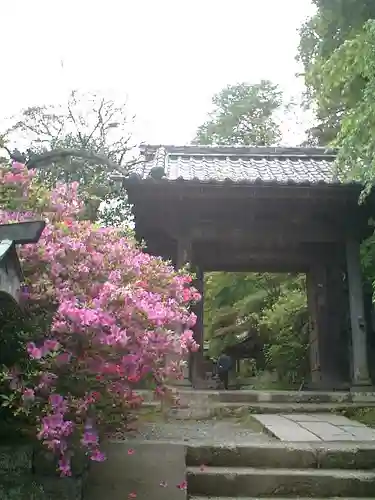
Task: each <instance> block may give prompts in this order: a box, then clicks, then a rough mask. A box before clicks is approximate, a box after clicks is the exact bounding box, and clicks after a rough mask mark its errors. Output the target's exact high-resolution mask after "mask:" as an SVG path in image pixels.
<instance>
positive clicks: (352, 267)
mask: <svg viewBox="0 0 375 500" xmlns="http://www.w3.org/2000/svg"><path fill="white" fill-rule="evenodd" d="M346 262H347V270H348V284H349V304H350V324H351V333H352V336H351V338H352V346H351V355H352V359H351V361H352V386H353V388H354V389H355V388H363V387H371V380H370V375H369V369H368V359H367V338H366V324H365V312H364V304H363V286H362V272H361V261H360V245H359V243H358V242H357V241H354V240H348V241H347V243H346Z"/></svg>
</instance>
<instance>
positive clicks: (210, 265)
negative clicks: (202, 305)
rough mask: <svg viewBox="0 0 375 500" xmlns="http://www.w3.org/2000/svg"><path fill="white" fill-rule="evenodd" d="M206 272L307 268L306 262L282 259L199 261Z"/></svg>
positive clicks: (301, 269)
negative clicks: (240, 261) (236, 261)
mask: <svg viewBox="0 0 375 500" xmlns="http://www.w3.org/2000/svg"><path fill="white" fill-rule="evenodd" d="M199 264H200V266H202V268H203V269H204V270H205V271H207V272H212V271H225V272H228V273H236V272H248V273H250V272H254V273H306V272H307V271H308V269H309V266H308V264H306V263H305V264H303V263H302V262H292V261H288V262H285V261H284V262H282V261H271V260H270V261H264V260H262V261H258V260H249V261H247V262H242V263H233V262H230V261H223V262H217V261H209V260H207V261H206V262H203V261H202V262H200V263H199Z"/></svg>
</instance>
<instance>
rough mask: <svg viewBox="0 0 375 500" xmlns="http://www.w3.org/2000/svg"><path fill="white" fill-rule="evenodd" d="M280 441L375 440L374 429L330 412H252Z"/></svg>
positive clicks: (269, 432)
mask: <svg viewBox="0 0 375 500" xmlns="http://www.w3.org/2000/svg"><path fill="white" fill-rule="evenodd" d="M253 418H254V419H255V420H257V421H258V422H259V423H260V424H261V425H262V426H263V427H264V429H265V430H266V432H267V433H268V434H270V435H271V436H274V437H276V438H277V439H279V440H280V441H292V442H296V441H304V442H317V441H320V442H321V441H352V442H353V441H362V442H363V441H371V442H373V441H375V429H371V428H370V427H367V426H366V425H364V424H361V423H359V422H356V421H355V420H349V419H348V418H346V417H343V416H340V415H334V414H332V413H314V414H297V413H294V414H279V415H253Z"/></svg>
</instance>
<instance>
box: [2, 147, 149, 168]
mask: <svg viewBox="0 0 375 500" xmlns="http://www.w3.org/2000/svg"><path fill="white" fill-rule="evenodd" d="M4 149H5V150H6V151H7V152H8V154H9V156H10V157H12V153H11V152H10V151H9V150H8V149H7V148H4ZM70 156H75V157H77V158H83V159H85V160H88V161H95V162H97V163H101V164H103V165H107V166H108V167H109V168H111V169H112V170H118V171H123V170H124V168H123V167H121V165H120V164H118V163H115V162H113V161H112V160H110V159H109V158H108V157H107V156H105V155H102V154H98V153H93V152H91V151H86V150H84V149H55V150H52V151H46V152H45V153H41V154H39V155H34V156H33V157H32V158H30V159H29V160H28V161H27V162H26V166H27V167H28V168H30V169H31V168H38V167H41V166H42V165H40V164H43V163H47V162H53V161H55V160H57V159H61V158H67V157H70ZM143 162H144V160H133V161H130V162H128V163H127V164H126V167H127V168H128V167H131V166H134V165H137V164H139V163H143Z"/></svg>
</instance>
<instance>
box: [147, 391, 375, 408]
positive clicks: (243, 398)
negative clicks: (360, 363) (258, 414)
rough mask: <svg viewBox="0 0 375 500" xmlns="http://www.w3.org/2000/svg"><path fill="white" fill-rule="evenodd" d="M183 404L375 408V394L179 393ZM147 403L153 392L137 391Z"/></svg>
mask: <svg viewBox="0 0 375 500" xmlns="http://www.w3.org/2000/svg"><path fill="white" fill-rule="evenodd" d="M176 389H177V388H176ZM177 390H178V394H179V396H180V399H181V402H182V403H188V404H190V403H192V402H193V401H196V402H197V403H199V402H201V401H209V402H210V403H242V404H250V403H259V404H261V403H263V404H264V403H291V404H298V403H308V404H314V403H315V404H317V403H318V404H320V403H321V404H323V403H325V404H329V403H341V404H343V403H347V404H350V403H354V404H362V405H366V406H367V405H369V404H372V405H375V392H341V391H337V392H320V391H254V390H237V391H215V390H198V389H196V390H194V389H185V388H181V389H177ZM138 392H139V393H140V394H141V395H142V396H143V397H144V399H145V401H153V400H154V395H153V393H152V391H141V390H140V391H138Z"/></svg>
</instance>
